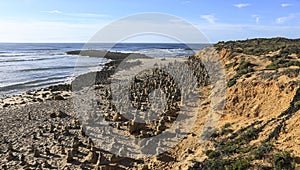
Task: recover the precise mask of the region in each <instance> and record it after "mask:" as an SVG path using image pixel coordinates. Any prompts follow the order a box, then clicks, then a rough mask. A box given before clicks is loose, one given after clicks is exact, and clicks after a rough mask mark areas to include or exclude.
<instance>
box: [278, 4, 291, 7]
mask: <svg viewBox="0 0 300 170" xmlns="http://www.w3.org/2000/svg"><path fill="white" fill-rule="evenodd" d="M280 6H281V7H289V6H293V4H280Z"/></svg>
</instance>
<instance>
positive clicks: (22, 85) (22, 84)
mask: <svg viewBox="0 0 300 170" xmlns="http://www.w3.org/2000/svg"><path fill="white" fill-rule="evenodd" d="M67 77H68V76H61V77H48V78H45V79H36V80H30V81H26V82H20V83H15V84H8V85H5V86H2V87H0V92H2V91H10V90H15V89H30V88H33V87H41V86H45V85H50V84H56V83H58V82H60V83H62V82H66V80H67Z"/></svg>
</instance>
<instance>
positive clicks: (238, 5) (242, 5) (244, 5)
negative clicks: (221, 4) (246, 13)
mask: <svg viewBox="0 0 300 170" xmlns="http://www.w3.org/2000/svg"><path fill="white" fill-rule="evenodd" d="M250 5H251V4H248V3H245V4H234V5H233V6H234V7H237V8H244V7H247V6H250Z"/></svg>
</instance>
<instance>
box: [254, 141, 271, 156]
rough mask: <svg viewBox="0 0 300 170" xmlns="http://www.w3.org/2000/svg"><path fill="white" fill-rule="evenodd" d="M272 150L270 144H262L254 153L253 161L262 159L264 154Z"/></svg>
mask: <svg viewBox="0 0 300 170" xmlns="http://www.w3.org/2000/svg"><path fill="white" fill-rule="evenodd" d="M272 149H273V145H272V144H271V143H263V144H262V145H260V146H259V147H258V148H257V149H256V150H255V151H254V157H255V159H262V158H263V157H264V156H265V154H267V153H269V152H270V151H271V150H272Z"/></svg>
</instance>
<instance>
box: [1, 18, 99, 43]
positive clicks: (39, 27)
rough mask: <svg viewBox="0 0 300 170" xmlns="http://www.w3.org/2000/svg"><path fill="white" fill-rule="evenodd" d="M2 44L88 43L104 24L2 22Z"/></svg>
mask: <svg viewBox="0 0 300 170" xmlns="http://www.w3.org/2000/svg"><path fill="white" fill-rule="evenodd" d="M0 25H1V26H2V27H0V40H1V42H80V41H87V40H88V39H89V38H90V37H91V36H92V35H93V34H94V33H95V32H96V31H97V30H98V29H99V28H101V25H104V24H101V25H99V24H69V23H62V22H11V21H9V22H8V21H7V22H6V21H0Z"/></svg>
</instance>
